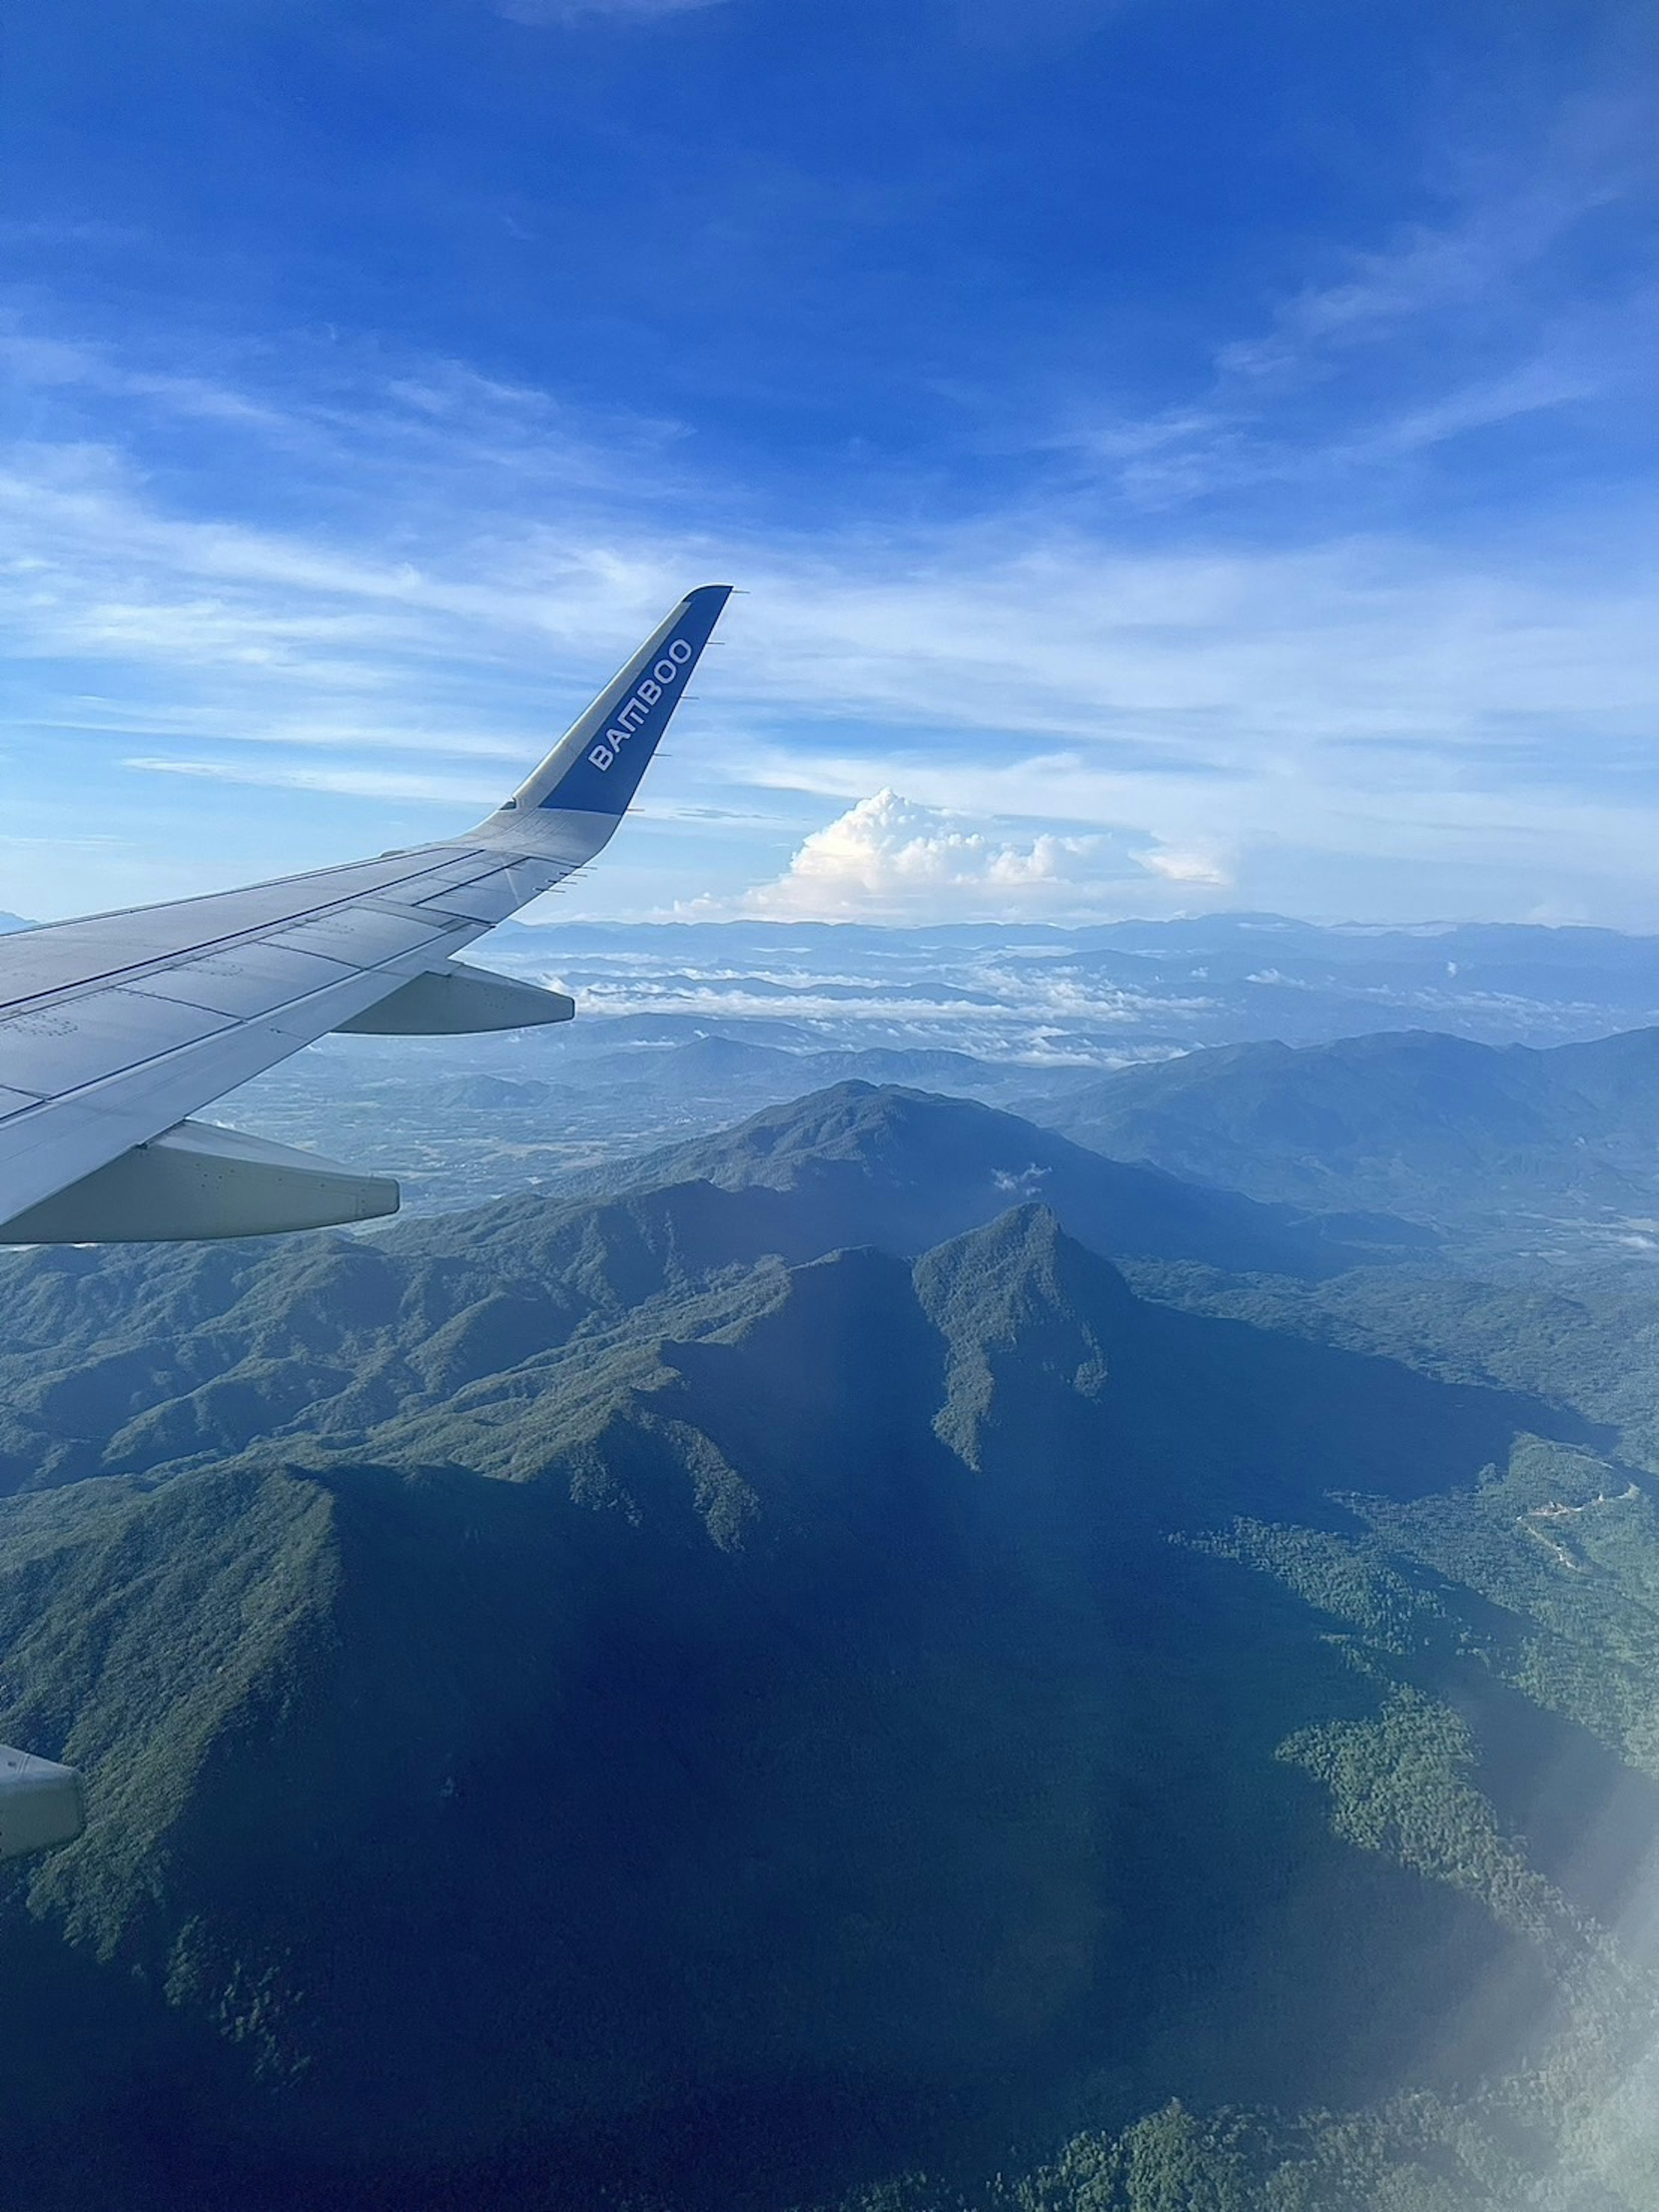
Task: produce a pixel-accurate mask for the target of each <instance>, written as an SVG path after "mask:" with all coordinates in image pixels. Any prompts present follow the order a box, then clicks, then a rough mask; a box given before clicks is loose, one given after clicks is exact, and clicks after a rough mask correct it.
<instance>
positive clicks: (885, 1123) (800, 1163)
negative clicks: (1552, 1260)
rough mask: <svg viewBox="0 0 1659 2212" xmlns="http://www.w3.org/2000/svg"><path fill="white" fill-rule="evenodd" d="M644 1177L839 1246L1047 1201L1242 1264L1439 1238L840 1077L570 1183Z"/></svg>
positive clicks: (940, 1231)
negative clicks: (778, 1201)
mask: <svg viewBox="0 0 1659 2212" xmlns="http://www.w3.org/2000/svg"><path fill="white" fill-rule="evenodd" d="M640 1177H649V1178H651V1179H652V1180H654V1181H657V1182H676V1183H678V1182H708V1183H710V1184H713V1185H714V1187H715V1188H718V1189H721V1190H728V1191H739V1190H742V1191H748V1192H751V1193H760V1192H774V1191H775V1192H787V1193H788V1194H790V1195H791V1197H792V1198H793V1200H795V1202H796V1207H797V1209H798V1210H800V1211H802V1212H803V1213H804V1214H810V1215H811V1218H813V1219H814V1220H815V1221H816V1222H817V1223H818V1224H820V1225H821V1226H820V1227H819V1228H818V1229H817V1232H816V1233H817V1235H818V1236H819V1237H821V1238H823V1240H825V1241H824V1242H823V1243H822V1244H821V1246H820V1249H829V1243H835V1242H843V1243H866V1242H867V1243H880V1244H884V1245H887V1246H889V1247H890V1249H895V1250H899V1251H907V1252H917V1251H921V1250H922V1249H924V1248H925V1247H926V1246H927V1245H928V1244H930V1243H937V1242H938V1241H939V1239H940V1238H942V1237H950V1236H954V1235H956V1234H957V1233H958V1232H959V1231H961V1230H963V1229H964V1228H967V1227H969V1226H970V1225H974V1224H976V1223H979V1222H983V1221H985V1220H987V1219H988V1218H991V1216H992V1215H993V1214H994V1213H995V1212H1000V1211H1001V1210H1002V1209H1003V1208H1005V1207H1006V1206H1007V1205H1008V1203H1009V1202H1010V1200H1013V1199H1017V1198H1022V1197H1025V1198H1030V1197H1041V1198H1042V1200H1043V1202H1044V1203H1045V1204H1047V1205H1048V1206H1052V1207H1053V1208H1054V1211H1055V1212H1057V1213H1058V1214H1059V1215H1060V1218H1062V1219H1063V1220H1064V1221H1065V1222H1066V1225H1067V1227H1068V1228H1070V1229H1071V1230H1072V1231H1073V1233H1074V1234H1075V1235H1077V1236H1079V1237H1081V1238H1083V1240H1084V1241H1085V1243H1091V1244H1092V1245H1094V1246H1095V1247H1096V1249H1098V1250H1101V1251H1104V1252H1110V1253H1114V1254H1119V1255H1148V1256H1156V1257H1158V1258H1161V1259H1169V1260H1177V1259H1191V1260H1197V1261H1205V1262H1207V1263H1208V1264H1211V1265H1213V1266H1216V1267H1227V1268H1231V1269H1233V1270H1235V1271H1243V1270H1249V1269H1264V1270H1267V1271H1268V1272H1271V1273H1290V1274H1330V1273H1336V1272H1338V1271H1339V1270H1340V1268H1342V1267H1350V1266H1353V1265H1355V1264H1358V1262H1360V1261H1362V1260H1364V1259H1365V1258H1371V1257H1376V1256H1378V1255H1379V1253H1385V1252H1386V1251H1387V1250H1388V1249H1389V1248H1391V1247H1394V1248H1409V1249H1416V1250H1419V1251H1422V1250H1424V1249H1428V1248H1429V1247H1431V1245H1432V1243H1433V1241H1434V1240H1433V1238H1432V1237H1431V1236H1425V1235H1424V1233H1423V1232H1422V1231H1420V1230H1419V1231H1413V1229H1412V1228H1410V1227H1409V1226H1408V1225H1406V1224H1404V1223H1401V1222H1391V1221H1389V1220H1387V1219H1384V1218H1378V1219H1376V1220H1370V1221H1364V1222H1356V1221H1354V1220H1352V1219H1344V1220H1342V1221H1340V1222H1338V1223H1336V1224H1334V1225H1333V1224H1331V1223H1329V1222H1328V1221H1325V1220H1323V1219H1321V1218H1316V1217H1312V1216H1310V1215H1308V1214H1306V1213H1304V1212H1300V1211H1298V1210H1297V1209H1294V1208H1288V1207H1283V1206H1271V1205H1262V1204H1259V1203H1255V1202H1253V1201H1251V1200H1248V1199H1244V1198H1241V1197H1239V1196H1238V1195H1237V1194H1234V1193H1232V1192H1229V1191H1220V1190H1216V1189H1212V1188H1200V1187H1198V1186H1196V1185H1194V1184H1193V1183H1190V1182H1182V1180H1181V1179H1180V1178H1178V1177H1176V1176H1172V1175H1170V1174H1168V1173H1167V1172H1165V1171H1164V1170H1157V1169H1149V1168H1147V1167H1145V1166H1139V1165H1133V1164H1123V1163H1121V1162H1119V1161H1106V1160H1102V1159H1101V1158H1098V1157H1097V1155H1096V1154H1095V1153H1094V1152H1093V1151H1092V1150H1091V1149H1090V1148H1088V1147H1085V1146H1080V1145H1077V1144H1073V1143H1070V1142H1068V1141H1066V1140H1065V1139H1063V1138H1059V1137H1056V1136H1055V1135H1054V1134H1053V1133H1050V1132H1048V1131H1047V1130H1043V1129H1040V1128H1038V1127H1035V1126H1034V1125H1033V1124H1032V1123H1031V1122H1030V1121H1025V1120H1024V1119H1022V1118H1021V1117H1020V1116H1019V1115H1013V1114H1010V1113H1006V1112H1003V1111H1001V1110H1000V1109H996V1108H994V1107H991V1106H988V1105H986V1104H983V1103H979V1102H976V1101H975V1100H972V1099H966V1098H942V1097H933V1096H931V1095H929V1094H927V1093H925V1092H921V1091H907V1090H902V1089H898V1088H896V1087H893V1086H884V1087H881V1088H877V1087H876V1086H874V1085H870V1084H867V1083H858V1082H854V1083H843V1084H837V1085H834V1086H832V1087H831V1088H830V1089H829V1090H828V1091H821V1092H818V1093H817V1094H816V1095H814V1096H811V1097H806V1098H799V1099H794V1100H792V1101H790V1102H789V1103H787V1104H786V1105H782V1106H778V1107H774V1108H770V1109H767V1110H765V1111H763V1112H762V1113H759V1114H757V1115H753V1116H752V1117H751V1118H750V1120H748V1121H744V1122H742V1123H740V1124H739V1125H738V1127H736V1128H735V1129H732V1130H728V1131H724V1132H722V1133H720V1134H719V1135H716V1136H714V1137H712V1138H702V1139H692V1140H691V1141H690V1142H689V1143H685V1144H682V1145H676V1146H666V1147H664V1148H663V1149H661V1150H659V1151H657V1152H653V1153H650V1154H648V1155H647V1156H646V1157H645V1158H643V1159H641V1160H640V1161H637V1162H624V1163H623V1164H619V1165H617V1166H615V1167H610V1168H606V1169H605V1170H599V1171H598V1172H597V1173H595V1174H593V1175H591V1176H576V1177H574V1178H573V1179H572V1180H571V1181H570V1182H568V1184H567V1186H566V1187H567V1188H568V1189H571V1190H573V1191H592V1192H599V1191H613V1190H618V1189H622V1188H626V1187H627V1186H628V1184H629V1182H633V1181H635V1180H636V1179H638V1178H640Z"/></svg>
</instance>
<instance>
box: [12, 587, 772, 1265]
mask: <svg viewBox="0 0 1659 2212" xmlns="http://www.w3.org/2000/svg"><path fill="white" fill-rule="evenodd" d="M730 591H731V586H729V585H725V584H708V585H704V586H702V588H701V589H700V590H697V591H695V592H691V593H690V595H689V596H688V597H687V598H686V599H683V600H682V601H681V602H680V604H679V605H678V607H676V608H675V610H674V611H673V613H672V614H671V615H670V616H669V617H668V619H667V620H666V621H665V623H662V624H661V625H660V626H659V628H658V629H656V630H654V631H653V634H652V635H651V636H650V637H649V638H647V641H646V642H645V643H644V645H643V646H641V648H640V650H639V652H638V653H635V656H634V658H633V659H631V660H630V661H629V663H628V665H627V666H626V667H625V668H624V669H623V671H621V673H620V674H619V675H618V676H617V678H616V679H615V680H614V682H612V683H611V684H609V685H608V686H607V687H606V689H605V690H604V691H602V692H601V693H600V694H599V697H598V698H597V699H596V700H595V701H594V702H593V704H592V706H591V707H590V708H588V710H587V712H586V714H583V715H582V716H580V719H579V720H577V721H576V722H575V723H574V725H573V726H572V727H571V729H570V730H569V731H568V733H567V734H566V736H565V737H564V738H562V740H561V741H560V743H559V744H557V745H556V746H555V748H554V749H553V750H552V751H551V752H550V754H549V755H548V757H547V758H546V759H545V760H544V762H543V763H542V764H541V766H540V767H539V768H538V769H537V770H536V771H535V773H534V775H532V776H531V777H529V779H528V780H527V781H526V782H525V783H523V784H521V785H520V787H519V789H518V790H517V791H516V792H515V793H513V796H512V798H511V799H508V800H507V803H506V805H503V806H502V807H501V808H499V809H498V810H497V811H496V812H495V813H494V814H492V815H491V816H490V817H489V819H488V820H487V821H484V822H483V823H479V825H478V826H477V829H470V830H468V831H467V832H466V834H465V836H459V837H457V838H454V839H453V840H452V841H450V842H446V843H442V844H436V845H422V846H418V847H416V848H414V849H413V850H412V851H409V852H401V853H385V854H381V855H380V858H379V859H378V860H362V861H358V862H356V863H355V864H354V865H351V866H345V867H337V868H322V869H319V870H316V871H314V872H312V873H309V874H307V875H300V876H286V877H283V878H279V879H278V880H276V882H273V883H268V884H255V885H253V886H252V887H250V888H248V889H246V890H234V891H223V892H219V893H216V894H214V895H212V896H208V897H204V898H192V899H182V900H179V902H176V903H174V904H173V905H168V906H152V907H137V908H131V909H129V910H127V911H125V912H122V913H116V914H106V915H94V916H93V917H91V918H90V919H88V920H87V921H67V922H58V923H54V924H52V925H51V926H49V927H45V928H40V929H33V930H28V931H25V932H21V933H18V934H17V935H15V936H11V937H5V938H0V1243H9V1244H21V1243H28V1244H35V1243H105V1242H112V1241H121V1240H130V1239H149V1238H173V1237H234V1236H248V1235H254V1234H259V1233H263V1232H265V1231H273V1230H280V1229H302V1228H318V1227H321V1226H324V1225H326V1224H329V1223H333V1222H342V1221H354V1220H363V1219H368V1218H371V1217H373V1216H374V1215H377V1214H383V1213H390V1212H394V1211H395V1210H396V1208H397V1205H398V1187H397V1184H396V1183H395V1182H391V1181H390V1180H389V1179H387V1178H386V1177H383V1176H362V1175H354V1174H353V1173H351V1172H350V1171H349V1170H347V1169H344V1168H339V1167H336V1166H334V1165H333V1164H331V1163H330V1162H328V1161H326V1160H322V1159H319V1158H318V1157H317V1156H316V1155H314V1154H313V1153H309V1152H296V1151H295V1150H293V1149H291V1148H289V1147H288V1146H277V1145H271V1144H268V1143H266V1142H265V1141H264V1139H258V1138H252V1137H246V1136H242V1135H240V1134H238V1133H235V1132H234V1131H231V1130H228V1129H221V1128H217V1127H213V1126H211V1125H210V1124H207V1123H202V1122H195V1121H191V1120H190V1119H189V1116H190V1115H191V1114H193V1113H195V1112H196V1111H197V1110H198V1109H200V1108H202V1107H204V1106H206V1105H208V1104H210V1103H211V1102H212V1101H213V1100H215V1099H216V1098H219V1097H222V1095H223V1094H224V1093H225V1092H226V1091H231V1090H234V1088H235V1087H236V1085H238V1084H241V1083H246V1081H247V1080H248V1079H249V1078H250V1077H251V1076H254V1075H257V1074H258V1073H259V1072H260V1071H261V1069H263V1068H267V1067H270V1066H274V1065H275V1063H276V1061H278V1060H285V1059H286V1058H287V1057H288V1056H289V1054H290V1053H295V1052H298V1051H299V1049H300V1048H301V1046H302V1045H307V1044H310V1043H312V1042H313V1041H314V1040H315V1039H316V1038H318V1037H320V1036H327V1035H328V1034H329V1032H330V1031H331V1030H358V1031H373V1032H375V1033H378V1034H380V1035H382V1036H397V1035H416V1034H424V1035H431V1034H433V1033H435V1032H437V1031H446V1032H453V1031H461V1030H485V1029H509V1028H518V1027H521V1026H523V1025H525V1024H528V1023H532V1022H546V1021H560V1020H566V1019H568V1018H569V1017H570V1015H571V1014H573V1013H574V1012H575V1008H574V1005H573V1004H572V1002H571V1001H570V1000H568V999H567V998H564V997H562V995H561V994H558V993H557V992H553V991H543V990H539V989H538V988H537V987H534V986H533V985H531V984H526V983H520V982H515V981H512V980H510V979H509V978H507V977H505V976H492V975H489V974H488V972H487V971H485V970H483V969H478V968H475V967H472V966H471V965H468V964H460V965H456V964H453V960H452V956H453V954H455V953H456V952H458V951H459V950H460V949H461V948H462V946H464V945H470V944H471V942H472V941H473V939H475V938H478V937H481V936H483V933H485V931H486V930H489V929H490V928H493V927H494V926H495V924H496V923H497V922H499V921H505V920H506V919H507V916H508V915H511V914H513V913H516V911H517V910H518V908H520V907H521V906H523V905H525V904H526V902H527V901H529V900H531V899H533V898H535V897H537V896H538V895H539V894H540V893H541V892H543V891H544V890H549V889H550V888H551V886H552V885H553V884H556V883H559V882H561V881H562V879H563V878H565V877H567V876H568V875H570V874H572V873H573V872H574V870H576V869H577V868H580V867H581V866H583V865H584V864H585V863H586V862H587V861H588V860H592V858H593V857H594V855H595V854H597V853H599V851H600V850H601V849H602V848H604V846H605V844H606V843H608V842H609V841H610V839H611V836H612V834H613V832H614V831H615V829H616V828H617V823H619V822H620V821H621V819H622V817H623V814H624V813H625V812H626V811H627V809H628V805H629V801H630V800H631V799H632V798H633V796H634V793H635V790H636V788H637V787H638V785H639V781H640V778H641V775H642V774H643V773H644V770H645V769H646V766H647V763H648V762H649V760H650V758H651V756H652V754H653V752H654V751H655V750H656V747H657V744H658V740H659V738H661V736H662V733H663V731H664V730H665V727H666V726H667V724H668V720H669V717H670V716H671V714H672V713H673V711H674V708H676V706H677V705H678V702H679V701H680V699H681V697H682V696H684V691H685V688H686V684H687V681H688V679H689V678H690V674H691V671H692V670H693V669H694V668H695V667H696V665H697V660H698V657H699V655H700V654H701V653H702V649H703V647H704V646H705V645H706V644H707V643H708V637H709V634H710V632H711V631H712V630H713V629H714V624H715V622H716V621H717V620H718V618H719V617H720V611H721V609H722V608H723V607H724V605H726V599H727V598H728V597H729V595H730Z"/></svg>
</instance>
